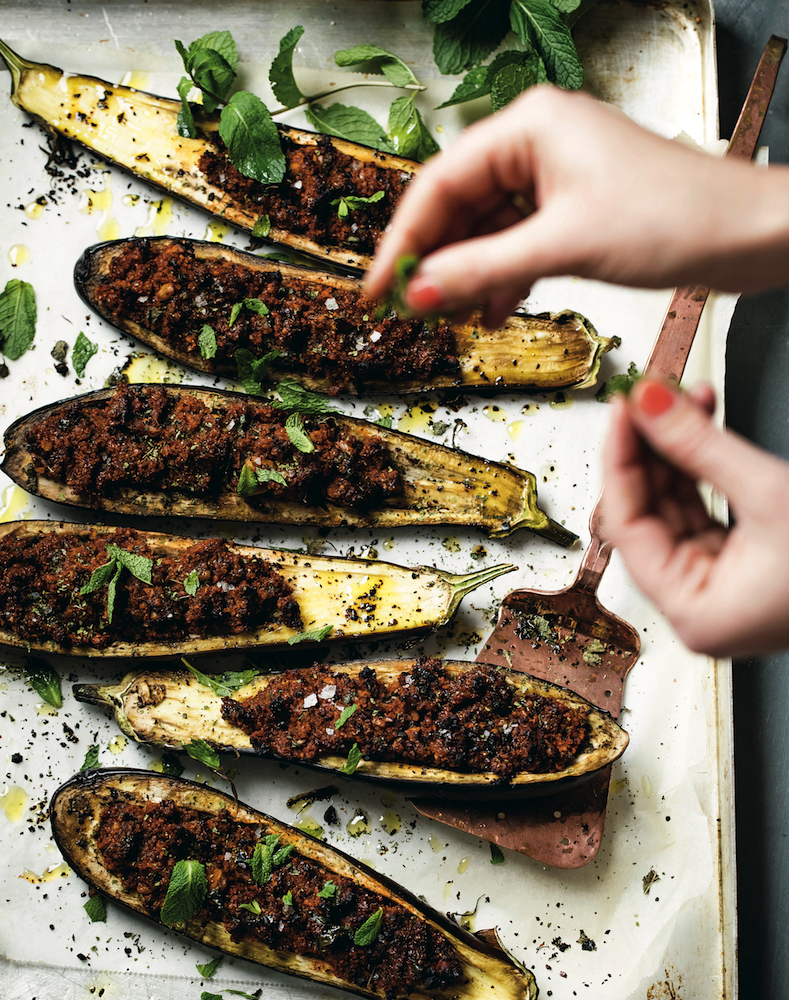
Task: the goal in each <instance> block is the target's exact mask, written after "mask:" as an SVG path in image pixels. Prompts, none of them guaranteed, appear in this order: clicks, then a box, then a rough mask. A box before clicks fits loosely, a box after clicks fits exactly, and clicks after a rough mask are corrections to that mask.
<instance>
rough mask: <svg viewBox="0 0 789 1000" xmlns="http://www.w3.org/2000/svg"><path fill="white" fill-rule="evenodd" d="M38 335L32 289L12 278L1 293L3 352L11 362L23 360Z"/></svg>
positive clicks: (0, 341) (1, 342)
mask: <svg viewBox="0 0 789 1000" xmlns="http://www.w3.org/2000/svg"><path fill="white" fill-rule="evenodd" d="M35 335H36V296H35V292H34V291H33V286H32V285H31V284H30V283H29V282H27V281H20V279H19V278H11V280H10V281H8V282H7V283H6V286H5V288H4V289H3V291H2V292H0V350H2V352H3V354H5V356H6V357H7V358H10V359H11V361H16V360H17V359H18V358H21V357H22V355H23V354H24V353H25V351H26V350H27V349H28V347H30V345H31V344H32V343H33V338H34V337H35Z"/></svg>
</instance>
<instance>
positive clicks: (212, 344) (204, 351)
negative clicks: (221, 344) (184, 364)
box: [197, 323, 216, 360]
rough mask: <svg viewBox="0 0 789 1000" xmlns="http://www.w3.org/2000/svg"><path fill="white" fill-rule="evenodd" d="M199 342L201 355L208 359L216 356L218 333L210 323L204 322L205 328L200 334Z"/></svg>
mask: <svg viewBox="0 0 789 1000" xmlns="http://www.w3.org/2000/svg"><path fill="white" fill-rule="evenodd" d="M197 343H198V345H199V347H200V355H201V357H204V358H206V360H210V359H211V358H213V357H216V334H215V333H214V331H213V328H212V327H210V326H209V325H208V323H204V324H203V329H202V330H201V331H200V334H199V335H198V338H197Z"/></svg>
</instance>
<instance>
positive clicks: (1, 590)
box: [0, 521, 515, 657]
mask: <svg viewBox="0 0 789 1000" xmlns="http://www.w3.org/2000/svg"><path fill="white" fill-rule="evenodd" d="M513 569H515V567H514V566H512V565H510V564H501V565H498V566H491V567H489V568H487V569H484V570H480V571H479V572H477V573H469V574H465V575H453V574H450V573H446V572H444V571H442V570H439V569H433V568H425V567H420V568H415V569H407V568H405V567H402V566H397V565H395V564H394V563H383V562H375V561H373V560H364V559H343V558H334V559H332V558H326V557H322V556H310V555H300V554H298V553H295V552H287V551H283V550H278V549H262V548H259V547H257V546H250V545H231V544H226V543H225V542H223V541H222V540H221V539H203V540H202V541H199V542H197V541H196V540H195V539H192V538H185V537H182V536H180V535H165V534H160V533H157V532H149V531H134V530H132V529H131V528H118V529H115V528H112V527H108V526H105V525H82V524H68V523H65V522H62V521H61V522H52V521H17V522H10V523H7V524H3V525H0V644H6V645H10V646H21V647H23V648H26V649H37V650H41V651H44V652H55V653H70V654H73V655H76V656H105V657H107V656H113V657H117V656H134V657H139V656H156V657H162V656H177V655H182V656H183V655H193V654H195V653H215V652H218V651H220V650H231V649H240V648H250V647H255V646H267V647H277V646H284V645H285V644H287V643H288V640H289V639H290V640H291V641H294V640H295V641H300V640H299V638H298V637H299V636H303V639H304V640H308V639H316V640H320V641H323V640H324V639H326V640H327V641H331V640H338V639H344V640H361V639H369V638H374V637H385V636H390V635H397V634H400V633H403V632H416V633H419V632H424V631H429V630H432V629H435V628H437V627H439V626H441V625H443V624H445V623H446V622H448V621H449V620H450V618H451V617H452V615H453V614H454V612H455V611H456V610H457V607H458V605H459V603H460V601H461V599H462V598H463V597H464V595H465V594H467V593H469V592H470V591H471V590H474V589H475V588H476V587H479V586H481V585H482V584H483V583H487V582H488V581H490V580H493V579H495V577H497V576H499V575H501V574H502V573H506V572H509V571H511V570H513ZM146 577H147V579H145V578H146Z"/></svg>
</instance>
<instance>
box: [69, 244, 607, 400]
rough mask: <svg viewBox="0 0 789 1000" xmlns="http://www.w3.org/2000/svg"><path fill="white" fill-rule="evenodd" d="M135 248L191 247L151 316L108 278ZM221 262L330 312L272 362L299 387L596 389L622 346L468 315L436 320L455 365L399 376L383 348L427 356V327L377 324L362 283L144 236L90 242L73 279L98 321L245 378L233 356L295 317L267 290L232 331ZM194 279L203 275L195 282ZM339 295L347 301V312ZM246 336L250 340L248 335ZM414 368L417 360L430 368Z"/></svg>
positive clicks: (569, 319) (571, 318)
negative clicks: (211, 339)
mask: <svg viewBox="0 0 789 1000" xmlns="http://www.w3.org/2000/svg"><path fill="white" fill-rule="evenodd" d="M130 249H135V250H136V249H139V250H140V252H142V253H145V254H148V255H152V254H164V253H167V252H171V251H173V250H175V249H179V250H180V249H183V251H184V252H183V256H182V258H181V259H179V267H178V271H177V274H176V276H175V282H176V283H179V284H180V290H179V287H176V286H175V285H173V282H171V281H169V279H168V280H167V281H165V280H164V279H161V280H162V286H161V287H162V296H163V297H162V299H161V301H160V302H157V301H156V296H157V291H156V290H155V289H152V288H146V289H145V294H146V296H147V300H148V301H150V306H148V302H147V301H146V302H145V306H144V310H143V311H144V312H145V315H140V316H139V317H138V318H134V317H132V316H129V315H128V313H129V312H131V311H132V309H131V306H130V305H126V304H124V302H123V301H118V300H117V298H118V297H120V298H121V299H122V298H123V294H129V295H131V294H132V291H131V290H130V291H129V292H128V293H120V292H118V290H117V282H118V280H119V277H118V275H117V274H116V273H115V272H114V271H113V265H114V262H115V261H117V260H121V259H123V257H124V255H126V254H127V253H128V252H129V251H130ZM217 264H222V265H224V264H227V265H232V266H233V267H235V268H238V272H237V273H239V274H244V275H247V276H248V277H247V278H245V279H244V280H245V281H248V282H250V283H253V284H254V283H258V284H259V285H260V283H264V284H265V283H266V282H269V283H270V282H271V281H272V280H274V279H276V281H277V282H279V281H280V280H281V286H280V287H281V288H283V289H284V288H287V287H288V285H289V283H290V284H293V285H294V286H297V287H298V288H300V289H303V291H302V292H300V295H301V296H302V297H303V298H307V297H308V298H309V299H311V300H313V301H314V302H316V303H317V305H318V306H324V308H319V309H318V314H317V316H316V318H315V319H314V320H310V322H311V323H314V324H315V333H314V334H311V333H309V331H308V332H307V333H305V332H304V330H305V329H306V328H305V327H304V321H303V320H302V319H301V318H300V317H299V320H298V323H299V326H298V337H299V338H302V339H304V338H306V343H307V344H308V346H309V350H308V351H307V352H305V353H304V354H303V355H302V356H301V357H300V356H299V355H298V354H297V353H295V352H293V353H290V354H287V355H286V354H285V353H283V354H282V355H281V356H280V357H278V358H277V357H275V358H274V359H273V361H272V362H271V364H270V366H269V367H268V369H267V372H266V376H265V377H266V379H267V380H269V381H271V382H278V381H283V380H293V381H297V382H299V383H300V384H301V385H304V386H305V387H306V388H308V389H312V390H315V391H318V392H329V393H333V394H336V393H337V392H338V391H342V392H347V393H351V394H355V395H363V394H368V395H369V394H373V395H375V394H382V393H388V394H404V393H419V392H427V391H431V390H438V389H456V390H462V391H466V390H495V391H504V390H508V389H510V390H517V391H529V392H551V391H555V390H561V389H569V388H574V389H583V388H586V387H588V386H591V385H594V384H595V382H596V380H597V375H598V371H599V368H600V363H601V360H602V357H603V354H605V352H606V351H608V350H610V349H611V348H612V347H614V346H615V344H616V342H615V340H612V339H611V338H607V337H603V336H601V335H600V334H599V333H598V332H597V331H596V330H595V328H594V327H593V326H592V324H591V323H590V322H589V320H587V319H586V318H584V317H583V316H581V315H580V314H578V313H576V312H572V311H569V310H565V311H560V312H556V313H539V314H536V315H529V314H527V313H516V314H514V315H512V316H510V317H509V318H508V319H507V320H506V321H505V323H504V325H503V326H502V327H501V328H500V329H497V330H489V329H486V328H485V327H484V326H483V325H482V323H481V321H480V318H479V316H472V317H471V318H470V319H469V320H467V321H466V322H463V323H450V324H449V326H448V327H446V325H445V324H443V321H436V322H437V323H438V327H437V330H438V332H439V333H441V334H442V337H444V336H445V335H446V336H445V339H447V340H451V341H452V350H451V352H450V353H451V355H452V358H453V359H455V360H453V361H452V363H451V364H450V363H449V362H448V361H447V362H446V363H444V361H442V359H441V357H439V356H438V355H437V356H436V357H435V358H434V360H433V361H431V363H430V367H425V369H424V371H422V370H421V369H418V370H416V369H415V370H413V371H412V367H413V366H412V365H411V363H410V362H408V363H404V364H402V365H401V370H399V371H398V370H397V368H396V365H395V362H394V361H390V360H389V355H388V352H392V351H398V350H401V349H402V344H403V343H404V342H405V341H406V340H407V341H408V342H409V343H411V342H412V341H413V342H414V343H415V344H419V345H422V346H420V350H431V349H432V347H431V345H432V343H433V340H434V337H433V334H432V332H431V329H432V328H431V324H429V323H428V324H425V323H424V322H423V321H421V320H412V319H408V318H396V317H394V316H393V315H392V314H391V313H390V314H389V315H388V317H384V321H383V322H382V321H381V314H380V310H379V311H377V306H376V303H374V302H370V301H369V300H368V299H365V297H364V295H363V293H362V287H361V279H360V278H358V277H354V276H352V275H341V274H332V273H328V272H322V271H318V270H314V269H312V268H306V267H301V266H295V265H289V264H283V263H280V262H273V261H271V260H267V259H266V258H265V257H261V256H258V255H256V254H252V253H247V252H245V251H242V250H237V249H235V248H233V247H228V246H224V245H220V244H217V243H209V242H204V241H199V240H187V239H177V240H176V239H174V238H172V237H145V238H140V239H136V240H115V241H112V242H109V243H102V244H97V245H95V246H93V247H89V248H88V249H87V250H86V251H85V252H84V253H83V254H82V256H81V257H80V259H79V260H78V262H77V264H76V266H75V270H74V280H75V285H76V288H77V291H78V292H79V294H80V295H81V296H82V297H83V299H84V300H85V302H86V303H87V304H88V305H89V306H90V307H91V308H92V309H94V310H95V311H97V312H98V313H99V315H101V316H102V318H103V319H105V320H107V321H108V322H109V323H112V324H113V325H114V326H116V327H117V328H118V329H120V330H122V331H123V332H124V333H127V334H129V335H130V336H133V337H134V338H136V339H137V340H139V341H141V342H142V343H143V344H145V345H147V346H148V347H150V348H152V349H154V350H155V351H156V352H157V353H159V354H161V355H163V356H165V357H167V358H170V359H171V360H173V361H175V362H177V363H178V364H181V365H185V366H187V367H189V368H194V369H197V370H198V371H203V372H207V373H210V374H217V375H223V376H225V377H228V378H238V363H237V360H236V358H235V351H236V350H237V349H238V347H244V348H246V349H251V350H252V353H255V354H258V355H260V356H262V355H263V354H264V353H267V352H268V351H269V350H270V349H272V348H275V347H276V346H277V344H276V342H275V341H274V340H272V339H271V337H272V333H271V331H272V328H273V327H274V326H276V328H277V330H281V329H282V327H283V325H287V324H289V323H291V322H295V320H293V313H292V303H291V301H290V299H288V298H284V299H280V298H279V297H278V296H277V295H276V294H273V293H272V292H269V293H268V294H265V293H264V294H263V295H262V298H263V299H264V300H265V301H264V305H265V307H266V309H267V311H268V312H267V315H266V316H263V317H261V316H250V314H249V313H248V312H244V311H243V310H242V312H241V319H240V320H239V319H238V318H236V319H235V320H234V325H233V327H232V331H231V328H230V326H229V324H228V320H229V317H230V316H231V315H233V311H232V306H231V304H230V303H229V302H228V303H226V307H225V304H223V305H222V306H221V310H220V307H219V306H218V305H217V303H219V302H223V299H224V297H225V296H226V290H225V288H224V286H223V283H222V281H221V280H219V279H218V278H217V279H216V280H214V279H213V278H212V277H211V276H210V267H211V266H212V265H217ZM204 265H205V266H204ZM198 272H199V279H198V278H197V277H195V275H196V274H198ZM196 281H199V291H197V292H196V291H195V290H194V287H193V285H192V284H191V282H196ZM209 282H211V284H209ZM171 286H172V287H171ZM272 287H273V286H272ZM135 288H136V284H135ZM138 294H139V295H141V294H142V290H140V291H139V293H138V292H137V291H134V294H133V295H132V299H131V300H130V302H132V303H133V304H134V309H135V310H139V308H140V306H139V302H138ZM201 295H202V296H204V298H205V300H206V307H205V310H204V311H205V315H203V312H204V311H203V310H201V311H200V315H199V317H197V316H195V318H194V320H192V319H190V318H189V315H188V314H189V312H190V310H192V308H193V305H194V302H195V299H196V297H199V296H201ZM335 296H337V297H342V301H343V306H342V308H340V309H338V308H337V302H336V298H335ZM168 303H172V304H171V305H168ZM167 309H176V310H177V313H178V315H177V316H176V317H175V318H174V319H173V320H172V322H171V320H170V319H167V323H168V324H170V323H171V325H172V327H173V330H172V331H171V330H170V328H169V327H168V329H167V330H165V329H164V327H163V325H162V324H163V323H164V320H163V318H162V316H163V314H166V311H167ZM146 310H147V311H146ZM182 314H185V315H186V317H187V320H188V322H187V320H184V319H183V315H182ZM204 323H207V324H208V326H210V327H212V329H213V331H214V334H215V336H216V341H217V344H218V349H217V352H216V354H215V355H214V356H211V357H208V356H205V352H204V351H203V350H202V349H201V347H200V344H199V334H200V332H201V330H202V329H203V325H204ZM245 324H248V326H247V329H248V330H249V331H251V332H250V333H248V334H246V335H245V334H239V333H238V332H237V331H238V330H239V328H243V327H244V325H245ZM326 324H332V327H331V329H332V331H333V332H332V333H331V338H332V339H331V350H332V352H335V353H336V356H337V358H338V360H333V359H332V358H329V359H328V360H327V357H326V355H327V350H326V348H324V346H323V345H322V338H323V337H325V336H326V333H325V330H326ZM420 331H422V332H420ZM442 331H444V332H443V333H442ZM245 336H247V337H249V338H250V342H247V341H246V340H245V339H244V337H245ZM277 336H280V334H279V333H277ZM310 337H312V339H309V338H310ZM239 338H240V339H239ZM337 338H340V340H339V341H338V339H337ZM377 338H378V339H377ZM414 338H417V339H415V340H414ZM258 341H262V343H263V344H267V346H266V347H264V348H260V347H258V348H257V349H255V346H254V344H256V343H257V342H258ZM442 343H443V340H442ZM338 345H339V346H338ZM355 354H359V355H360V360H363V362H364V367H362V368H361V369H360V370H359V371H357V373H356V374H354V370H355V366H356V363H354V367H353V368H347V366H348V364H349V363H348V361H347V358H348V356H351V355H355ZM392 357H394V355H392ZM398 357H399V356H398ZM442 357H443V355H442ZM343 359H344V360H343ZM418 364H419V365H422V364H423V361H421V360H420V361H419V362H418ZM414 365H417V362H414ZM346 369H347V370H346ZM408 372H411V373H410V374H407V373H408Z"/></svg>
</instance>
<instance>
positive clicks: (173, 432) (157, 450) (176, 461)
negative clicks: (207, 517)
mask: <svg viewBox="0 0 789 1000" xmlns="http://www.w3.org/2000/svg"><path fill="white" fill-rule="evenodd" d="M287 417H288V413H287V412H284V411H283V410H279V409H274V408H273V407H271V406H267V405H266V404H264V403H259V402H255V401H254V400H251V399H250V400H245V399H238V400H224V399H222V400H219V401H217V403H216V405H215V407H209V406H207V405H206V404H205V403H204V402H202V401H201V400H200V399H197V398H196V397H195V396H194V395H192V394H190V392H189V391H188V390H185V391H177V392H176V391H171V390H168V389H166V388H164V387H160V386H154V385H135V386H130V385H125V384H121V385H119V386H118V388H117V389H116V391H115V393H114V395H112V396H111V397H109V398H107V399H105V400H101V401H96V402H93V403H90V404H87V405H86V404H85V403H84V402H80V401H79V400H76V401H75V402H74V403H73V404H72V405H70V406H68V407H65V408H59V409H58V411H57V412H56V413H52V414H50V415H49V416H47V417H45V418H44V419H42V420H41V421H39V422H37V423H36V424H35V425H34V426H32V427H31V428H30V430H29V431H28V432H27V436H26V444H27V446H28V448H29V449H30V452H31V454H32V456H33V461H34V464H35V467H36V471H37V472H38V473H39V474H43V475H45V476H47V477H48V478H50V479H53V480H55V481H56V482H60V483H65V484H66V485H68V486H70V487H71V488H72V489H73V490H75V491H76V492H77V493H81V494H84V495H86V496H89V497H94V498H95V497H99V496H102V495H105V494H106V493H107V492H109V491H111V490H112V488H113V487H117V486H131V487H135V488H139V489H140V490H155V491H169V490H175V491H178V492H182V493H187V494H191V495H204V496H218V495H219V494H220V493H221V492H224V491H227V490H231V491H234V492H235V491H237V490H238V488H239V475H240V472H241V469H242V467H243V466H244V465H245V464H246V465H247V466H248V470H249V471H250V472H252V473H253V478H252V482H253V488H255V489H257V491H258V494H259V495H260V496H261V497H262V498H273V499H276V500H289V501H296V502H301V503H304V504H309V505H310V506H323V505H325V504H326V503H327V502H328V503H333V504H338V505H341V506H345V507H351V508H355V509H369V508H370V507H374V506H377V505H380V504H381V503H383V502H384V500H385V499H386V498H387V497H390V496H394V495H397V494H399V493H401V492H402V490H403V480H402V476H401V475H400V473H399V472H398V471H397V470H396V469H394V468H393V467H392V465H391V464H390V461H389V453H388V451H387V448H386V445H385V444H384V442H383V440H382V439H381V438H380V437H377V436H374V437H370V438H368V439H367V440H361V439H360V438H358V437H356V435H354V434H353V433H351V432H350V431H349V430H348V429H347V428H344V427H342V426H340V425H339V424H338V423H337V422H336V421H335V420H334V419H333V418H332V417H330V416H329V417H311V416H304V417H302V419H301V427H302V428H303V430H304V433H305V434H306V435H307V436H308V437H309V440H310V441H311V442H312V446H313V449H314V450H313V451H310V452H304V451H301V450H299V448H297V447H295V445H294V444H293V442H292V440H291V437H290V436H289V434H288V432H287V430H286V428H285V421H286V419H287ZM258 473H263V474H264V476H265V474H266V473H268V474H276V475H277V476H278V477H279V478H281V479H284V481H285V483H284V485H283V484H282V483H281V482H279V481H278V480H275V479H265V478H264V481H263V482H260V481H258V482H257V483H256V485H254V484H255V480H259V478H260V477H259V476H258ZM246 492H247V491H245V490H242V493H246ZM250 500H251V502H253V503H254V496H251V497H250Z"/></svg>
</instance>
